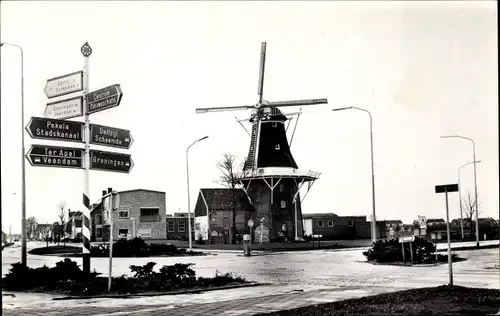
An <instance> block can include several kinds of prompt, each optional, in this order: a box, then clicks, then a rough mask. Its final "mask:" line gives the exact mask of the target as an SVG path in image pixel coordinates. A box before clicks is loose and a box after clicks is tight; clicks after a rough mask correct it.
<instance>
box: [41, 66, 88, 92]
mask: <svg viewBox="0 0 500 316" xmlns="http://www.w3.org/2000/svg"><path fill="white" fill-rule="evenodd" d="M82 90H83V71H76V72H72V73H70V74H67V75H63V76H59V77H55V78H51V79H48V80H47V83H46V84H45V89H44V91H45V95H46V96H47V98H49V99H52V98H55V97H59V96H62V95H66V94H71V93H74V92H78V91H82Z"/></svg>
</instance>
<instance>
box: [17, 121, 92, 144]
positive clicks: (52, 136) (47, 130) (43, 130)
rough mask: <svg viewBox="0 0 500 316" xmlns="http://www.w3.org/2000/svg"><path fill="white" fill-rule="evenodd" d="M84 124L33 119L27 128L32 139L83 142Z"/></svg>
mask: <svg viewBox="0 0 500 316" xmlns="http://www.w3.org/2000/svg"><path fill="white" fill-rule="evenodd" d="M82 128H83V123H80V122H74V121H63V120H55V119H48V118H43V117H32V118H31V120H30V121H29V123H28V125H27V126H26V130H27V131H28V134H30V136H31V138H36V139H48V140H63V141H71V142H83V133H82Z"/></svg>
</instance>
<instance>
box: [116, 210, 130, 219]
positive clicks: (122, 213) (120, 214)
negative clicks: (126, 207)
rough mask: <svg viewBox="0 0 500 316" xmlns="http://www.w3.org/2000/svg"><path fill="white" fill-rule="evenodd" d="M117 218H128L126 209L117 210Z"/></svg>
mask: <svg viewBox="0 0 500 316" xmlns="http://www.w3.org/2000/svg"><path fill="white" fill-rule="evenodd" d="M118 218H128V211H118Z"/></svg>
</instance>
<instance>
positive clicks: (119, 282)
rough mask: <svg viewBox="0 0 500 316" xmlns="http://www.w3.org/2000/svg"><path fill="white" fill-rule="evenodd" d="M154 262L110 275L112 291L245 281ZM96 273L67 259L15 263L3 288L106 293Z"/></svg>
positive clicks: (182, 265) (104, 281)
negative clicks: (35, 265) (129, 274)
mask: <svg viewBox="0 0 500 316" xmlns="http://www.w3.org/2000/svg"><path fill="white" fill-rule="evenodd" d="M155 265H156V263H155V262H148V263H146V264H145V265H143V266H135V265H131V266H130V270H131V271H132V272H133V273H134V275H133V277H126V276H121V277H118V278H116V277H115V278H113V279H112V291H114V292H119V293H137V292H141V291H163V292H164V291H171V290H175V289H180V288H192V287H212V286H223V285H228V284H235V283H236V284H241V283H246V280H245V279H244V278H240V277H236V278H235V277H233V276H232V275H231V274H229V273H226V274H220V273H219V272H217V273H216V275H215V277H213V278H198V279H197V278H196V272H195V271H194V270H193V269H192V266H193V264H192V263H188V264H185V263H176V264H174V265H171V266H163V267H162V268H160V270H159V271H158V272H155V271H154V267H155ZM98 275H99V274H98V273H96V272H95V271H94V272H93V273H92V274H91V278H90V279H89V280H85V279H84V274H83V272H82V270H81V269H80V268H79V267H78V265H77V263H76V262H74V261H71V260H70V259H68V258H66V259H64V260H63V261H60V262H57V263H56V266H55V267H52V268H48V267H46V266H43V267H41V268H37V269H31V268H22V267H21V264H20V263H15V264H13V265H12V268H11V270H10V272H9V273H8V274H7V276H5V277H4V278H3V288H4V289H6V290H11V291H21V290H38V291H65V292H69V293H71V294H73V295H95V294H99V293H103V292H106V291H107V289H108V279H107V278H105V277H99V276H98Z"/></svg>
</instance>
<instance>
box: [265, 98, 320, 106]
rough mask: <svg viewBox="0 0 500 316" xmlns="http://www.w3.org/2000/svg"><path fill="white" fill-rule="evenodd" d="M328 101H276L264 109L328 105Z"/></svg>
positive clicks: (269, 103)
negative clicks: (270, 107)
mask: <svg viewBox="0 0 500 316" xmlns="http://www.w3.org/2000/svg"><path fill="white" fill-rule="evenodd" d="M327 103H328V99H306V100H292V101H275V102H267V104H264V105H263V107H269V106H281V107H283V106H299V105H300V106H302V105H314V104H327Z"/></svg>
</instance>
